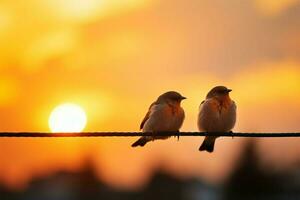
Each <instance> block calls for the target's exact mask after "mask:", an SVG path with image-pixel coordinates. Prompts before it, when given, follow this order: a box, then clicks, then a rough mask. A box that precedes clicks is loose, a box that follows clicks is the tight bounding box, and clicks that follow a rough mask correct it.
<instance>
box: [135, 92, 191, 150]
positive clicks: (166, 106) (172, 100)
mask: <svg viewBox="0 0 300 200" xmlns="http://www.w3.org/2000/svg"><path fill="white" fill-rule="evenodd" d="M184 99H186V98H185V97H183V96H181V94H179V93H178V92H174V91H170V92H166V93H164V94H162V95H160V96H159V97H158V98H157V100H156V101H155V102H154V103H152V104H151V106H150V108H149V110H148V112H147V114H146V116H145V117H144V119H143V121H142V123H141V125H140V129H142V130H143V132H152V133H153V136H143V137H141V138H140V139H138V140H137V141H136V142H135V143H133V144H132V145H131V146H132V147H136V146H144V145H145V144H146V143H147V142H149V141H153V140H155V139H167V138H168V137H169V136H155V135H154V134H155V132H161V131H177V132H179V129H180V127H181V126H182V123H183V120H184V110H183V109H182V107H181V106H180V103H181V101H182V100H184Z"/></svg>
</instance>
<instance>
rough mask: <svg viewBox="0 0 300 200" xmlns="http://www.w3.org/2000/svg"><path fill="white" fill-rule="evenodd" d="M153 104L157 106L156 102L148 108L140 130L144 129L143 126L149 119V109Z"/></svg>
mask: <svg viewBox="0 0 300 200" xmlns="http://www.w3.org/2000/svg"><path fill="white" fill-rule="evenodd" d="M155 104H157V103H156V102H153V103H152V104H151V105H150V107H149V109H148V112H147V114H146V116H145V117H144V119H143V121H142V123H141V125H140V129H143V128H144V125H145V123H146V121H147V120H148V119H149V117H150V113H151V108H152V106H154V105H155Z"/></svg>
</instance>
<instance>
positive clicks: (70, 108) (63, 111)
mask: <svg viewBox="0 0 300 200" xmlns="http://www.w3.org/2000/svg"><path fill="white" fill-rule="evenodd" d="M86 122H87V118H86V114H85V111H84V110H83V109H82V108H81V107H80V106H78V105H76V104H72V103H66V104H62V105H59V106H57V107H56V108H55V109H54V110H53V111H52V113H51V115H50V118H49V127H50V130H51V131H52V132H81V131H82V130H83V129H84V127H85V125H86Z"/></svg>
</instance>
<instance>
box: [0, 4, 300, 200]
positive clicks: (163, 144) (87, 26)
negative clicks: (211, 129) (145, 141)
mask: <svg viewBox="0 0 300 200" xmlns="http://www.w3.org/2000/svg"><path fill="white" fill-rule="evenodd" d="M299 35H300V1H299V0H276V1H273V0H248V1H240V0H218V1H217V0H202V1H199V0H188V1H186V0H164V1H159V0H27V1H22V0H15V1H9V0H1V1H0V44H1V45H0V120H1V123H0V131H51V132H55V130H60V129H59V128H66V127H60V126H61V124H60V122H61V119H66V118H67V117H66V116H69V117H70V116H78V117H77V118H76V120H78V124H80V127H77V129H75V131H81V130H84V131H138V130H139V124H140V122H141V120H142V118H143V117H144V115H145V114H146V112H147V109H148V107H149V105H150V104H151V103H152V102H153V101H154V100H155V99H156V98H157V96H158V95H160V94H161V93H163V92H165V91H169V90H176V91H178V92H180V93H181V94H182V95H184V96H186V97H187V98H188V99H187V100H186V101H184V102H183V103H182V106H183V108H184V109H185V111H186V120H185V122H184V125H183V127H182V131H197V125H196V119H197V112H198V106H199V104H200V102H201V101H202V100H203V99H204V98H205V95H206V93H207V92H208V90H209V89H211V88H212V87H214V86H216V85H226V86H228V87H229V88H232V89H233V92H232V93H231V97H232V98H233V99H234V100H235V101H236V103H237V106H238V121H237V124H236V127H235V129H234V131H239V132H297V131H298V132H299V131H300V123H299V121H300V87H299V86H300V37H299ZM68 105H69V106H68ZM70 105H72V106H71V108H70ZM74 113H75V114H74ZM66 124H67V122H65V123H63V125H62V126H66ZM53 134H55V133H53ZM135 140H136V138H40V139H38V138H20V139H17V138H1V139H0V199H1V200H2V199H4V200H6V199H171V198H172V199H247V198H248V199H254V198H255V199H275V198H276V199H300V155H299V150H300V140H299V139H298V138H280V139H279V138H274V139H271V138H268V139H245V138H234V139H232V138H220V139H218V140H217V142H216V148H215V152H214V153H213V154H208V153H203V152H199V151H198V147H199V145H200V144H201V142H202V140H203V138H201V137H185V138H184V137H181V138H180V140H179V142H177V141H176V139H175V138H170V139H169V140H165V141H156V142H153V143H150V144H149V145H147V146H146V147H144V148H135V149H133V148H131V146H130V145H131V144H132V143H133V142H134V141H135Z"/></svg>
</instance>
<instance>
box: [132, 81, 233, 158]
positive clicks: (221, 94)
mask: <svg viewBox="0 0 300 200" xmlns="http://www.w3.org/2000/svg"><path fill="white" fill-rule="evenodd" d="M231 91H232V90H231V89H228V88H227V87H225V86H216V87H214V88H212V89H211V90H210V91H209V92H208V94H207V95H206V99H205V100H204V101H202V102H201V104H200V107H199V114H198V121H197V125H198V129H199V131H203V132H207V133H208V134H209V133H215V132H231V130H232V129H233V127H234V125H235V121H236V105H235V102H234V101H233V100H231V98H230V97H229V93H230V92H231ZM184 99H186V98H185V97H183V96H182V95H181V94H179V93H178V92H174V91H170V92H166V93H164V94H162V95H160V96H159V97H158V99H157V100H156V101H155V102H154V103H152V104H151V105H150V108H149V110H148V112H147V114H146V116H145V118H144V119H143V121H142V123H141V125H140V129H142V130H143V132H153V133H155V132H163V131H170V132H171V131H178V132H179V129H180V128H181V126H182V123H183V121H184V117H185V115H184V110H183V109H182V107H181V106H180V103H181V101H182V100H184ZM168 137H169V136H155V135H153V136H143V137H141V138H139V139H138V140H137V141H136V142H135V143H133V144H132V145H131V146H132V147H136V146H144V145H145V144H147V143H148V142H149V141H153V140H156V139H167V138H168ZM216 138H217V137H216V136H206V137H205V139H204V141H203V143H202V145H201V146H200V148H199V150H200V151H208V152H213V151H214V145H215V140H216Z"/></svg>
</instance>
